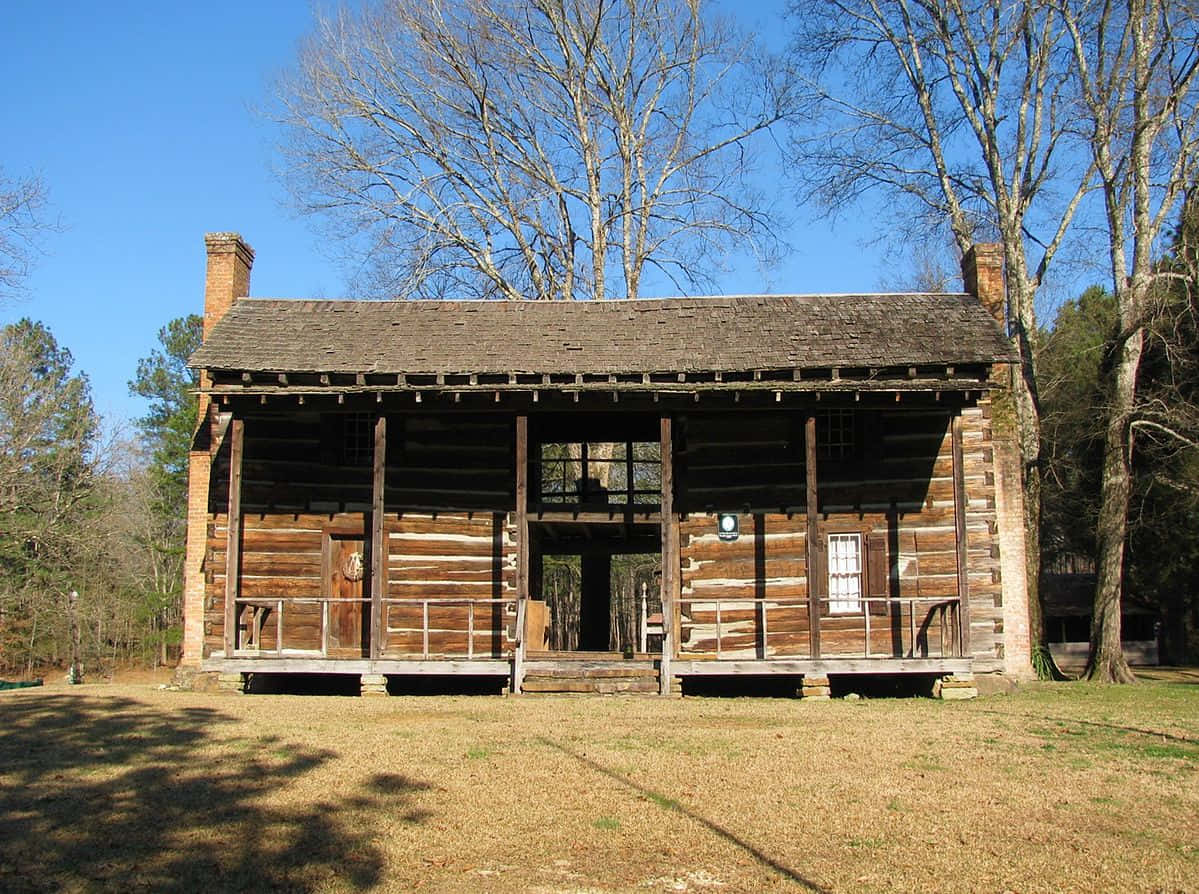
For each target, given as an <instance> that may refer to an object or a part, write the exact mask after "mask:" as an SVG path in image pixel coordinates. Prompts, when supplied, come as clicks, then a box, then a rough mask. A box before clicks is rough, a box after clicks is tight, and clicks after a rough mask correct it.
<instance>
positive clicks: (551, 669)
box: [521, 656, 658, 695]
mask: <svg viewBox="0 0 1199 894" xmlns="http://www.w3.org/2000/svg"><path fill="white" fill-rule="evenodd" d="M521 689H522V691H524V692H528V693H550V692H558V693H571V692H577V693H590V694H599V695H612V694H616V693H634V692H644V693H653V692H657V691H658V670H657V668H656V667H655V666H654V662H653V661H652V660H646V659H642V660H637V659H632V660H624V659H617V660H604V659H603V658H601V657H598V656H588V657H586V658H553V659H540V660H531V661H529V662H527V663H526V665H525V678H524V683H523V685H522V687H521Z"/></svg>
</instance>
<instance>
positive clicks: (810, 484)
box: [804, 413, 821, 658]
mask: <svg viewBox="0 0 1199 894" xmlns="http://www.w3.org/2000/svg"><path fill="white" fill-rule="evenodd" d="M804 483H805V485H806V488H807V504H808V505H807V522H808V523H807V529H806V534H805V547H806V550H807V568H806V569H805V571H804V574H805V576H806V579H807V582H808V631H809V636H810V641H809V647H808V648H809V652H808V654H809V655H810V656H811V657H812V658H819V657H820V591H821V588H820V586H819V585H818V583H817V581H816V576H815V575H814V574H813V573H812V572H813V570H814V569H815V568H816V566H817V562H816V550H817V549H819V544H818V543H817V542H816V541H817V539H818V538H819V537H820V525H819V515H818V514H817V511H818V506H817V499H818V498H819V490H818V487H817V478H816V415H815V414H814V413H809V414H808V417H807V419H805V420H804Z"/></svg>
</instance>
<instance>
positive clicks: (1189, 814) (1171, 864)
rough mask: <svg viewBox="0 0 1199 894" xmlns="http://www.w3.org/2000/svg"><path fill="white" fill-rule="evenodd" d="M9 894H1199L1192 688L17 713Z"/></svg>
mask: <svg viewBox="0 0 1199 894" xmlns="http://www.w3.org/2000/svg"><path fill="white" fill-rule="evenodd" d="M0 890H3V891H7V892H21V891H108V890H113V891H139V890H152V891H230V890H232V891H239V890H245V891H263V890H284V891H357V890H380V891H407V890H421V891H476V890H481V891H543V892H591V891H704V892H732V891H774V890H779V891H792V890H796V891H803V890H813V891H994V892H1002V891H1017V892H1029V891H1167V892H1173V891H1199V685H1195V684H1194V683H1170V682H1146V683H1142V684H1140V685H1137V686H1135V687H1123V688H1102V687H1097V686H1092V685H1087V684H1081V683H1062V684H1044V685H1041V684H1037V685H1032V686H1028V687H1025V688H1022V689H1021V690H1020V691H1019V692H1017V693H1015V694H1011V695H1001V696H991V697H987V698H981V699H978V700H976V701H973V702H939V701H931V700H925V699H915V700H871V699H864V700H861V701H831V702H801V701H795V700H784V699H717V698H686V699H658V698H653V697H636V698H616V697H586V698H553V697H551V698H537V697H525V698H507V699H504V698H498V697H425V698H412V697H392V698H386V699H358V698H334V697H312V696H309V697H301V696H265V695H264V696H236V695H225V694H202V693H183V692H170V691H159V690H156V689H154V688H152V686H150V685H148V684H147V683H145V682H141V683H137V684H90V685H85V686H81V687H75V688H72V689H67V688H64V687H61V686H51V687H45V688H42V689H30V690H17V691H12V692H5V693H2V694H0Z"/></svg>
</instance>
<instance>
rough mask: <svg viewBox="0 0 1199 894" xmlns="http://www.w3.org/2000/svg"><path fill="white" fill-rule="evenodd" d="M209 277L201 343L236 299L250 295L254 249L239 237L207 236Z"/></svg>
mask: <svg viewBox="0 0 1199 894" xmlns="http://www.w3.org/2000/svg"><path fill="white" fill-rule="evenodd" d="M204 245H205V247H206V248H207V249H208V274H207V276H206V277H205V279H204V340H205V341H208V336H209V333H211V332H212V327H213V326H215V325H216V324H217V321H218V320H219V319H220V318H221V317H223V316H224V315H225V314H226V313H227V312H228V310H229V308H230V307H232V306H233V302H234V301H235V300H236V299H238V298H244V297H245V296H246V295H249V294H250V267H251V266H253V264H254V249H252V248H250V246H249V245H248V244H247V243H246V241H245V240H244V239H242V238H241V235H240V234H238V233H208V234H206V235H205V236H204Z"/></svg>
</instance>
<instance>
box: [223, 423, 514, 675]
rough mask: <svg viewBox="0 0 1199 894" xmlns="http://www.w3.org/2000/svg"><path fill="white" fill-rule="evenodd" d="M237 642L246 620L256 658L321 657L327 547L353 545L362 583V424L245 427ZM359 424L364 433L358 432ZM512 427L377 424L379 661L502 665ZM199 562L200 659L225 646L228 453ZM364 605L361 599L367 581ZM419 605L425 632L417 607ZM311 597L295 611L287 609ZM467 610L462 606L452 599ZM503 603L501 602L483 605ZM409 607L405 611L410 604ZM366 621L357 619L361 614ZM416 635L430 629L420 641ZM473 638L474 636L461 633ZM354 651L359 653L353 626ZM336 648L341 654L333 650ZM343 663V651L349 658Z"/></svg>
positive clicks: (510, 618) (367, 497) (366, 481)
mask: <svg viewBox="0 0 1199 894" xmlns="http://www.w3.org/2000/svg"><path fill="white" fill-rule="evenodd" d="M244 419H245V432H246V434H245V451H244V460H243V465H242V500H241V502H242V509H243V512H242V533H241V556H240V575H239V583H238V586H239V596H240V597H241V598H243V599H254V600H258V603H257V605H256V606H251V607H250V609H247V610H239V619H238V623H239V626H240V627H241V628H242V629H241V631H240V635H239V642H241V643H243V644H244V643H246V642H248V641H249V629H248V628H249V626H250V624H251V623H252V621H251V617H250V615H251V613H252V611H253V609H254V608H257V609H258V616H257V618H256V619H255V621H256V624H257V626H261V634H260V636H259V637H258V647H259V650H260V651H263V652H266V651H271V652H274V651H275V650H277V649H278V648H279V644H280V640H279V634H280V631H279V625H278V604H277V602H276V601H275V600H278V599H280V598H283V599H285V600H286V601H285V603H284V606H283V625H282V647H283V650H284V651H286V652H289V653H296V652H319V651H320V650H321V649H322V646H327V645H328V642H327V641H326V642H324V643H323V642H322V630H323V629H327V628H328V627H329V626H330V624H331V623H335V622H336V620H337V619H336V617H333V618H331V617H330V615H329V614H328V612H330V610H332V612H333V613H334V615H336V613H337V612H339V611H340V612H345V611H348V610H349V609H348V607H347V606H344V605H333V606H332V608H331V609H329V608H326V607H324V606H322V605H321V603H320V602H319V600H321V599H322V598H325V597H328V596H330V595H331V593H330V583H329V580H328V578H329V575H330V573H331V569H330V568H329V567H328V565H329V557H328V550H329V538H330V537H334V536H335V537H341V538H349V539H351V540H352V541H360V542H361V543H360V545H359V546H358V548H359V549H361V551H362V552H363V554H364V555H365V556H367V558H366V560H365V561H364V566H365V568H366V573H367V574H368V575H369V568H370V564H371V563H370V561H369V550H370V525H369V519H370V507H371V500H372V492H371V465H370V461H369V460H370V447H371V446H372V445H371V444H370V443H364V438H365V437H368V436H370V432H371V431H372V428H373V421H372V420H371V417H369V416H367V417H365V419H363V420H358V421H357V422H356V421H355V419H354V414H347V413H328V412H325V413H322V412H318V411H315V410H314V411H305V410H300V411H296V412H289V413H287V414H285V415H277V414H272V413H266V412H261V413H250V414H247V415H246V416H245V417H244ZM362 422H365V424H361V423H362ZM511 431H512V429H511V420H510V419H508V418H507V417H504V416H502V415H465V414H463V415H456V416H444V417H439V416H400V415H397V416H389V417H388V445H387V463H386V470H385V487H384V494H385V503H384V506H385V512H384V516H385V517H384V548H385V550H386V555H385V556H384V557H383V559H384V561H383V564H382V566H381V567H383V568H385V569H386V575H385V576H386V582H385V587H384V589H383V590H382V592H381V593H380V596H381V598H383V599H384V600H405V601H404V602H395V603H391V602H387V601H385V602H384V605H383V611H382V618H381V626H382V631H381V633H382V638H381V657H392V658H394V657H413V656H423V655H426V654H427V655H429V656H430V657H441V656H454V657H458V656H467V655H472V656H474V657H478V658H486V657H502V656H503V655H505V654H507V653H508V652H510V651H511V642H512V633H513V632H514V631H513V629H512V628H513V626H514V616H515V612H514V609H513V607H512V604H511V601H510V600H514V599H515V579H514V575H515V571H514V568H515V556H514V540H513V536H512V533H511V531H510V530H509V528H508V522H507V516H508V513H509V511H510V510H511V509H512V507H513V499H514V498H513V481H514V473H513V460H512V434H511ZM212 476H213V477H212V488H211V492H210V502H209V524H208V542H207V550H206V555H205V560H204V566H203V567H204V573H205V591H206V598H205V606H204V636H205V639H204V650H205V654H206V655H209V654H212V653H213V652H220V651H222V650H223V649H224V646H225V644H224V626H225V555H226V546H227V536H228V526H227V517H226V514H225V512H226V507H227V503H228V493H229V488H228V480H229V450H228V447H227V446H226V447H224V448H223V449H222V450H221V451H220V452H219V453H218V454H217V456H216V457H215V460H214V463H213V469H212ZM364 595H365V596H369V595H370V590H369V580H368V583H367V585H366V588H365V591H364ZM450 598H454V599H457V600H459V601H458V602H456V603H454V604H449V603H446V602H430V603H429V607H428V610H427V611H428V619H427V624H426V614H425V613H426V609H425V608H424V604H423V603H421V602H419V601H416V600H420V599H426V600H444V599H450ZM297 599H300V600H316V601H312V602H303V601H301V602H297V601H295V600H297ZM464 599H466V600H486V601H485V602H475V604H474V606H473V608H472V607H468V605H467V604H466V603H465V602H463V601H462V600H464ZM495 600H504V601H495ZM409 602H410V603H411V604H408V603H409ZM363 612H364V614H363V617H365V618H367V619H369V611H368V610H366V609H365V608H364V609H363ZM426 627H427V629H428V632H427V634H426ZM472 628H473V632H472ZM362 636H363V640H362V646H361V648H359V649H357V650H355V651H358V652H367V651H368V650H367V648H366V647H367V646H368V645H369V623H368V622H366V623H364V629H363V633H362ZM341 651H346V650H345V649H344V648H343V649H341ZM346 657H348V654H347V656H346Z"/></svg>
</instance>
